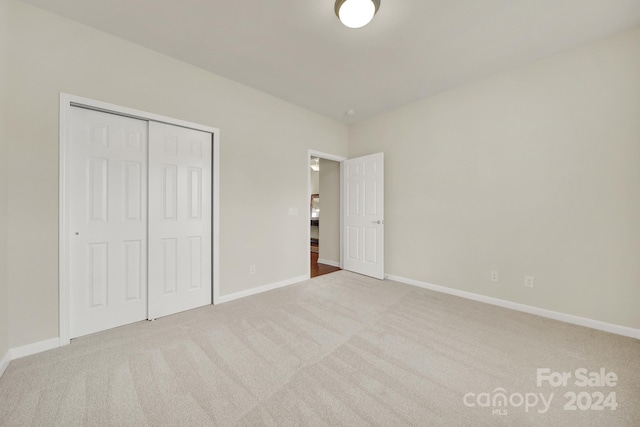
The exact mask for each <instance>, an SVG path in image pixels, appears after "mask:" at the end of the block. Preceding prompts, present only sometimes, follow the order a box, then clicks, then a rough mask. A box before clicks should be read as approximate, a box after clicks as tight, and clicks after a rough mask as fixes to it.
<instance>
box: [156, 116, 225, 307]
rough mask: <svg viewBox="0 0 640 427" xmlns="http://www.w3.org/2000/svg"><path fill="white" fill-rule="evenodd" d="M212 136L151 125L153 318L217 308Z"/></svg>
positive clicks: (162, 125)
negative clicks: (213, 274) (213, 276)
mask: <svg viewBox="0 0 640 427" xmlns="http://www.w3.org/2000/svg"><path fill="white" fill-rule="evenodd" d="M211 150H212V140H211V134H210V133H206V132H201V131H197V130H193V129H186V128H181V127H177V126H170V125H166V124H163V123H156V122H150V123H149V266H150V268H149V318H151V319H153V318H157V317H161V316H166V315H168V314H172V313H177V312H180V311H184V310H188V309H191V308H195V307H200V306H203V305H207V304H211V302H212V301H211Z"/></svg>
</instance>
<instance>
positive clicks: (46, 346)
mask: <svg viewBox="0 0 640 427" xmlns="http://www.w3.org/2000/svg"><path fill="white" fill-rule="evenodd" d="M58 347H60V338H51V339H49V340H44V341H39V342H34V343H33V344H27V345H23V346H21V347H15V348H12V349H11V350H10V351H9V352H10V354H11V360H15V359H20V358H21V357H26V356H31V355H32V354H36V353H42V352H43V351H47V350H51V349H53V348H58Z"/></svg>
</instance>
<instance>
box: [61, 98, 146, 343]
mask: <svg viewBox="0 0 640 427" xmlns="http://www.w3.org/2000/svg"><path fill="white" fill-rule="evenodd" d="M70 120H71V124H72V126H71V135H70V140H69V141H70V143H69V168H68V172H69V175H68V186H67V193H66V197H67V198H68V201H69V204H68V206H69V227H68V230H69V231H70V233H71V236H69V239H70V240H69V242H70V244H69V255H70V257H69V267H70V274H69V279H70V289H71V301H70V320H71V322H70V337H71V338H74V337H78V336H82V335H86V334H90V333H93V332H98V331H102V330H105V329H109V328H114V327H117V326H121V325H124V324H127V323H132V322H136V321H139V320H143V319H146V318H147V178H146V177H147V122H145V121H143V120H137V119H132V118H128V117H121V116H116V115H112V114H105V113H100V112H97V111H92V110H87V109H83V108H75V107H74V108H71V116H70Z"/></svg>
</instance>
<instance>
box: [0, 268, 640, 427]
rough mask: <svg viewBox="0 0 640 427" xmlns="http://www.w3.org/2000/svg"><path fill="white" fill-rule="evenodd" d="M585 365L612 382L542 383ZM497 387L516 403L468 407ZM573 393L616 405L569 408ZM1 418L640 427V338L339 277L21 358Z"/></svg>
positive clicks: (2, 387) (10, 421) (10, 373)
mask: <svg viewBox="0 0 640 427" xmlns="http://www.w3.org/2000/svg"><path fill="white" fill-rule="evenodd" d="M583 367H584V368H587V369H589V370H590V371H598V370H599V369H600V368H605V369H606V370H607V371H613V372H615V374H616V375H617V377H618V382H617V385H616V386H615V387H585V388H579V387H577V386H575V385H574V384H573V382H574V381H575V378H572V380H570V381H569V384H568V386H567V387H562V386H561V387H557V388H550V387H549V386H544V387H537V385H536V369H537V368H550V370H551V371H567V372H574V371H575V370H576V369H579V368H583ZM499 388H502V389H504V390H505V393H506V395H507V396H508V397H511V398H512V403H513V405H511V404H509V402H507V405H510V406H501V407H499V406H496V407H495V408H492V407H479V406H477V405H476V406H475V407H469V406H466V405H465V403H464V397H465V395H467V393H474V395H467V402H468V403H477V401H478V397H480V401H481V402H484V400H483V399H485V398H486V397H487V396H488V397H490V398H492V397H493V396H494V394H496V393H499V392H500V391H501V390H497V391H496V389H499ZM569 391H574V392H588V393H589V396H586V397H584V396H583V398H582V404H583V405H582V406H583V407H585V404H586V402H587V397H592V396H591V395H593V394H595V393H597V392H601V393H604V395H605V396H606V395H608V393H609V392H612V391H614V392H615V393H616V398H617V403H618V404H619V407H618V408H617V410H615V411H612V410H609V409H605V410H580V409H578V410H575V411H566V410H564V408H563V406H564V404H565V403H566V402H567V401H568V400H567V399H568V398H567V397H564V395H565V393H567V392H569ZM494 392H495V393H494ZM482 393H489V395H482ZM519 393H520V394H521V395H522V396H524V395H525V394H526V393H538V394H539V393H542V394H543V395H544V397H545V399H548V397H549V394H550V393H554V398H553V400H552V401H551V405H550V409H549V410H548V411H547V412H546V413H539V412H537V411H536V409H541V408H542V407H543V406H542V404H541V403H540V404H539V405H538V406H537V407H536V408H532V409H530V410H529V411H528V412H526V410H525V407H524V406H518V405H517V404H518V403H520V400H519V397H518V394H519ZM513 396H515V397H513ZM531 396H533V395H529V399H530V401H531V403H533V397H531ZM595 397H596V400H598V395H596V396H595ZM497 403H500V402H497ZM492 409H502V410H507V412H508V413H507V414H506V415H498V414H492ZM0 424H2V425H20V426H22V425H64V426H71V425H91V426H96V425H123V426H125V425H129V426H143V425H174V426H178V425H185V426H186V425H188V426H195V425H221V426H229V425H246V426H256V425H287V426H288V425H311V426H316V425H318V426H323V425H336V426H338V425H344V426H364V425H384V426H402V425H425V426H426V425H446V426H454V425H469V426H470V425H474V426H478V425H553V426H560V425H562V426H571V425H575V426H587V425H601V426H605V425H606V426H625V425H626V426H639V425H640V341H638V340H633V339H629V338H623V337H620V336H616V335H611V334H607V333H603V332H598V331H594V330H590V329H586V328H581V327H577V326H572V325H568V324H564V323H560V322H555V321H552V320H547V319H543V318H539V317H536V316H531V315H527V314H522V313H518V312H514V311H510V310H506V309H501V308H498V307H493V306H490V305H484V304H480V303H476V302H471V301H467V300H464V299H460V298H456V297H451V296H447V295H442V294H438V293H435V292H430V291H426V290H422V289H418V288H413V287H410V286H406V285H403V284H399V283H395V282H391V281H385V282H380V281H376V280H373V279H369V278H365V277H362V276H359V275H356V274H353V273H349V272H345V271H340V272H336V273H332V274H329V275H326V276H321V277H318V278H315V279H313V280H311V281H309V282H305V283H302V284H299V285H294V286H291V287H288V288H283V289H280V290H276V291H272V292H268V293H265V294H261V295H257V296H253V297H249V298H245V299H243V300H238V301H235V302H231V303H227V304H222V305H219V306H215V307H213V306H210V307H205V308H202V309H197V310H192V311H189V312H186V313H182V314H179V315H175V316H170V317H166V318H162V319H159V320H156V321H155V322H140V323H136V324H133V325H129V326H125V327H122V328H118V329H114V330H111V331H107V332H103V333H99V334H95V335H92V336H88V337H84V338H80V339H77V340H74V341H73V343H72V344H71V345H70V346H67V347H64V348H60V349H56V350H52V351H49V352H46V353H41V354H38V355H35V356H31V357H27V358H23V359H20V360H15V361H13V362H12V363H11V365H10V366H9V368H8V369H7V371H6V373H5V374H4V376H3V377H2V378H1V379H0Z"/></svg>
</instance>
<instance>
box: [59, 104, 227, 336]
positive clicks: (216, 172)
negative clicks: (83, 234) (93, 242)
mask: <svg viewBox="0 0 640 427" xmlns="http://www.w3.org/2000/svg"><path fill="white" fill-rule="evenodd" d="M72 106H79V107H84V108H89V109H93V110H98V111H104V112H107V113H111V114H119V115H123V116H129V117H134V118H138V119H142V120H146V121H154V122H161V123H167V124H170V125H174V126H181V127H186V128H190V129H196V130H201V131H204V132H209V133H211V134H212V135H213V163H212V169H213V170H212V179H213V183H212V192H213V197H212V204H213V206H212V212H211V214H212V217H213V224H212V228H213V235H212V241H211V244H212V248H211V249H212V264H213V265H212V282H213V293H212V294H213V301H212V302H214V303H215V302H217V301H218V299H219V297H220V262H219V260H220V130H219V129H217V128H214V127H210V126H204V125H199V124H196V123H191V122H187V121H184V120H179V119H173V118H171V117H166V116H161V115H158V114H153V113H148V112H146V111H140V110H135V109H132V108H127V107H122V106H119V105H115V104H109V103H106V102H101V101H96V100H93V99H89V98H83V97H80V96H75V95H70V94H67V93H62V92H61V93H60V135H59V168H60V169H59V183H58V186H59V187H58V194H59V205H58V214H59V234H58V250H59V257H58V288H59V302H58V307H59V308H58V312H59V325H58V327H59V337H60V345H61V346H62V345H67V344H69V343H70V342H71V340H70V333H69V331H70V329H69V326H70V324H69V315H70V286H69V271H68V267H67V266H68V265H69V224H68V220H69V218H68V213H67V202H68V200H67V197H66V194H65V191H64V189H65V188H66V185H67V176H66V170H67V165H66V163H65V158H66V155H67V152H68V148H67V146H68V143H69V141H68V137H69V133H70V132H69V128H68V127H69V123H68V118H69V111H70V109H71V107H72Z"/></svg>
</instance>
